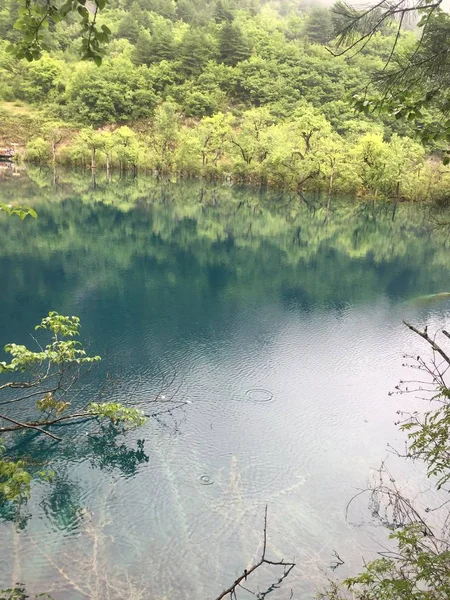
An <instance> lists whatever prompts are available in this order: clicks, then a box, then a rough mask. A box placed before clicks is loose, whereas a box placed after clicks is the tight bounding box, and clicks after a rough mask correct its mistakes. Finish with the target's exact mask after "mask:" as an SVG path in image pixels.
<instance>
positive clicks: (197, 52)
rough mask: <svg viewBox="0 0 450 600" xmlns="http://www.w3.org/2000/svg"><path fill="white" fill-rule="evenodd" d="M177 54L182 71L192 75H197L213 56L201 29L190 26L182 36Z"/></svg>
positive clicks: (208, 41) (212, 51) (210, 44)
mask: <svg viewBox="0 0 450 600" xmlns="http://www.w3.org/2000/svg"><path fill="white" fill-rule="evenodd" d="M178 55H179V58H180V60H181V68H182V71H183V73H186V75H187V76H188V77H192V76H196V75H199V74H200V73H201V72H202V71H203V68H204V66H205V65H206V63H207V62H208V61H209V60H211V59H212V58H213V57H214V48H213V47H212V43H211V40H210V39H209V38H208V36H207V35H206V34H205V33H204V32H203V31H201V30H199V29H194V28H191V29H189V30H188V31H187V32H186V34H185V35H184V37H183V40H182V42H181V44H180V46H179V50H178Z"/></svg>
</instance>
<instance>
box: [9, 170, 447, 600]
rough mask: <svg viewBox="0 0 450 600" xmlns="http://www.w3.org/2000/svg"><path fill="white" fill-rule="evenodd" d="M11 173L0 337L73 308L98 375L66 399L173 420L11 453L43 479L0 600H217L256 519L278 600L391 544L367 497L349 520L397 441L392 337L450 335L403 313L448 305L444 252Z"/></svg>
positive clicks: (308, 223) (175, 190) (160, 187)
mask: <svg viewBox="0 0 450 600" xmlns="http://www.w3.org/2000/svg"><path fill="white" fill-rule="evenodd" d="M5 173H6V172H5ZM16 175H17V176H13V173H12V172H11V173H9V174H8V173H6V174H4V175H3V176H2V177H1V178H0V201H3V202H20V203H24V204H28V205H31V206H33V207H34V208H35V209H36V210H37V212H38V219H37V220H32V219H28V218H27V219H26V220H25V221H24V222H23V223H21V222H20V221H19V219H17V218H6V217H5V216H4V215H3V216H1V218H0V231H1V235H0V276H1V282H2V285H1V289H0V300H1V313H0V344H1V345H2V346H3V345H4V344H5V343H8V342H11V341H15V342H17V343H27V344H29V345H30V344H32V343H33V341H32V339H31V338H30V335H29V334H30V333H32V332H33V329H34V325H35V324H36V323H38V322H39V321H40V319H41V318H42V317H43V316H45V315H46V314H47V313H48V312H49V311H50V310H56V311H58V312H60V313H61V314H68V315H72V314H74V315H78V316H79V317H80V318H81V323H82V338H83V340H84V341H85V342H86V344H87V345H88V346H89V351H90V352H91V353H98V354H100V355H101V356H102V358H103V360H102V362H101V363H100V366H99V367H97V368H96V369H95V370H94V371H93V372H92V373H91V374H89V376H88V378H87V380H86V383H85V385H84V386H83V387H82V388H81V390H80V392H79V394H78V396H77V398H75V400H74V402H75V403H77V402H79V403H80V404H82V403H83V402H84V403H85V402H86V399H89V398H90V397H93V398H94V399H97V398H98V397H100V396H99V394H100V391H101V398H103V399H104V400H117V401H122V402H125V403H127V404H129V405H133V406H137V407H139V408H142V409H143V410H145V411H146V412H154V411H155V410H156V409H155V406H156V405H155V398H161V396H162V395H163V396H165V397H166V399H170V398H172V397H173V399H176V400H178V399H179V400H180V404H181V406H180V407H179V408H177V409H175V410H173V411H171V412H170V413H165V414H160V415H159V416H156V417H154V418H150V419H148V421H147V423H146V424H145V426H144V427H143V428H140V429H138V430H136V431H133V432H130V433H129V434H127V435H126V436H112V435H111V436H107V437H106V438H102V437H100V436H99V435H97V430H98V426H97V425H96V424H94V423H91V424H89V423H80V424H78V425H76V426H74V427H70V428H69V427H64V428H62V427H61V428H59V429H58V431H59V432H60V433H61V434H64V441H63V442H61V443H60V444H58V443H55V442H53V441H52V440H49V439H44V438H43V437H42V436H35V435H34V434H32V435H29V434H26V435H23V436H22V435H21V436H20V437H18V438H15V441H14V442H11V443H14V444H15V446H14V447H13V452H14V453H15V455H24V456H26V457H27V458H28V459H29V460H30V461H31V462H32V464H34V465H38V466H39V465H45V464H46V462H47V461H48V460H50V459H51V460H52V465H53V468H54V470H55V476H54V478H53V480H52V481H36V482H35V483H34V484H33V490H32V499H31V501H30V502H29V505H28V509H27V514H25V515H24V516H23V520H22V522H21V523H20V525H21V526H20V527H16V526H14V525H13V524H12V523H11V522H9V521H8V520H7V519H4V520H3V522H0V584H1V585H0V588H1V587H7V586H9V585H10V584H13V583H15V582H19V581H20V582H24V583H25V584H26V585H27V587H28V589H29V590H30V591H33V592H49V593H51V594H52V596H53V597H54V598H55V599H63V598H73V599H74V600H78V599H82V598H86V597H88V598H96V599H99V600H100V599H103V598H105V599H106V598H127V599H128V598H129V599H130V600H131V599H138V598H158V599H161V600H162V599H167V600H183V599H186V600H187V599H193V598H198V599H202V598H204V599H208V598H210V599H212V600H214V598H216V597H217V596H218V595H219V593H220V592H221V591H222V590H223V589H224V588H226V587H228V585H230V584H231V582H232V581H233V580H234V579H235V578H236V577H237V576H238V575H239V574H240V573H241V572H242V571H243V569H244V568H245V567H248V566H249V564H251V561H252V560H255V559H256V558H257V557H258V556H259V554H260V552H261V549H262V539H263V536H262V530H263V524H264V507H265V505H266V504H267V505H268V554H269V555H270V556H269V557H271V558H273V559H274V560H280V559H281V558H283V557H284V558H285V559H286V560H292V559H295V561H296V563H297V567H296V568H295V569H294V571H293V572H292V573H291V574H290V576H289V578H288V579H287V580H286V582H284V584H283V586H282V587H281V589H279V590H277V589H276V590H274V591H273V593H272V595H271V597H272V598H283V599H285V598H289V596H290V590H291V589H292V590H293V597H294V598H307V597H310V598H312V597H313V594H314V590H315V589H316V588H317V587H319V586H320V584H321V582H322V583H323V581H324V572H325V573H326V574H329V575H333V572H332V571H330V565H332V564H333V562H335V557H334V555H333V551H337V552H338V553H339V555H340V556H341V557H342V558H343V559H344V560H345V565H343V566H342V567H339V569H338V570H337V571H336V572H335V575H336V576H338V577H341V576H345V575H346V574H348V573H351V572H352V569H354V568H358V567H359V566H361V564H362V556H364V557H365V558H366V559H370V558H372V557H373V556H374V555H375V552H376V551H377V550H378V549H379V547H378V546H377V543H376V540H385V538H386V533H385V531H383V530H382V529H381V528H380V527H379V526H378V525H377V522H376V521H375V519H373V518H372V516H371V513H370V511H369V510H368V502H367V499H365V500H362V501H361V502H356V503H355V504H352V505H351V507H350V511H349V515H348V518H347V519H346V514H345V510H346V506H347V503H348V501H349V500H350V498H351V497H352V496H353V495H354V494H355V493H356V492H357V490H358V489H360V488H364V487H365V486H366V482H367V480H368V479H369V478H370V477H371V472H372V471H371V469H373V468H376V467H378V466H379V465H380V462H381V461H382V460H383V459H385V458H386V457H387V456H389V452H388V450H387V443H388V442H389V443H391V444H392V445H396V444H397V445H398V446H400V447H401V446H402V444H403V438H402V435H401V434H399V433H398V431H397V428H396V426H395V425H394V421H395V419H396V418H397V415H396V411H397V410H398V409H399V408H407V407H408V406H413V405H414V403H415V400H414V399H413V398H412V397H405V396H398V395H394V396H389V392H390V391H392V390H393V389H394V387H395V385H396V384H397V383H398V382H399V380H400V379H401V378H402V377H403V378H404V377H405V369H404V367H402V363H403V362H404V359H403V355H404V354H405V353H413V354H414V353H417V352H422V351H425V348H424V345H423V344H422V341H421V340H420V339H416V338H415V337H414V335H413V334H412V333H411V332H409V331H408V330H407V329H406V327H405V326H404V325H403V324H402V320H403V319H408V320H409V321H411V322H413V323H414V324H416V325H419V326H422V325H424V324H425V323H428V325H429V327H430V328H431V329H432V328H433V327H434V328H437V327H440V326H442V325H443V324H444V323H446V322H447V323H448V320H449V318H450V302H449V301H448V300H446V299H445V298H443V299H441V300H440V301H437V302H433V301H431V300H430V299H426V298H421V297H423V296H428V295H431V294H435V293H440V292H450V270H449V268H448V267H449V248H450V240H449V238H448V235H447V234H446V233H445V231H441V230H439V229H436V228H435V227H434V224H433V221H430V218H429V214H428V211H427V209H425V208H423V207H420V206H415V205H411V204H400V205H398V206H394V205H392V204H389V203H382V202H378V203H369V202H355V201H350V200H345V199H342V200H333V201H332V202H331V204H330V206H329V207H328V208H327V206H326V202H323V201H320V199H315V198H307V199H306V202H305V201H301V200H300V199H299V198H298V197H296V196H295V195H287V194H283V193H281V192H276V191H272V192H269V191H259V190H252V189H248V188H247V189H243V188H236V187H230V186H224V185H216V186H214V185H207V184H204V183H201V182H198V181H197V182H185V183H177V184H175V183H165V184H162V183H160V182H158V181H156V180H154V179H151V178H145V177H142V178H138V179H131V178H129V179H128V178H125V179H122V180H119V179H118V177H115V176H114V177H113V181H111V182H106V181H105V179H104V178H103V177H102V176H98V178H97V181H96V182H95V185H94V183H93V182H92V181H91V180H90V178H89V176H86V174H84V173H67V172H62V173H60V174H59V175H58V181H57V185H56V187H55V186H53V184H52V176H51V175H50V174H49V173H48V172H46V171H39V170H37V169H30V170H29V171H28V172H27V173H25V172H19V173H17V174H16ZM99 390H100V391H99ZM20 410H26V409H20ZM388 460H389V464H390V468H391V469H393V471H395V473H396V475H397V476H398V477H399V480H401V481H404V482H405V485H409V486H410V487H411V489H413V490H416V489H419V488H420V487H421V486H422V485H423V482H422V479H421V476H420V475H418V474H416V473H415V471H413V470H412V469H410V467H408V466H407V465H405V464H404V463H403V462H402V461H399V460H398V459H397V460H395V459H394V457H393V456H389V459H388ZM4 516H5V515H4ZM277 575H278V576H279V575H280V572H279V570H277V568H276V567H274V568H273V569H262V570H261V571H258V572H257V573H256V574H255V575H254V576H252V579H251V580H250V579H249V582H248V585H249V586H250V585H251V586H252V587H253V589H260V590H263V589H265V587H267V586H268V585H270V582H273V581H276V579H277V577H276V576H277ZM245 597H251V596H250V595H247V596H246V592H245V591H242V592H241V593H240V594H239V598H245Z"/></svg>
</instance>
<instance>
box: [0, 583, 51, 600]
mask: <svg viewBox="0 0 450 600" xmlns="http://www.w3.org/2000/svg"><path fill="white" fill-rule="evenodd" d="M27 598H31V596H30V595H29V594H27V592H26V588H25V586H24V584H23V583H16V584H15V586H14V587H13V588H6V589H4V590H0V600H26V599H27ZM33 598H34V600H38V598H41V599H42V600H53V597H52V596H50V595H49V594H46V593H42V594H33Z"/></svg>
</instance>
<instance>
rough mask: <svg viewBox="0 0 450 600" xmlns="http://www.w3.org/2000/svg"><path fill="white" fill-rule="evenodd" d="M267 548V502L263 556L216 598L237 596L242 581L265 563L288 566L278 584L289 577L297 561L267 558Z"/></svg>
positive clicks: (220, 599)
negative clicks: (237, 589)
mask: <svg viewBox="0 0 450 600" xmlns="http://www.w3.org/2000/svg"><path fill="white" fill-rule="evenodd" d="M266 550H267V504H266V508H265V511H264V532H263V550H262V554H261V558H260V559H259V561H258V562H257V563H255V564H254V565H252V566H251V567H250V568H249V569H244V572H243V573H242V575H240V576H239V577H238V578H237V579H235V580H234V582H233V583H232V584H231V585H230V587H228V588H227V589H226V590H224V591H223V592H222V593H221V594H219V596H217V598H215V600H222V598H225V596H227V595H228V594H230V598H236V588H237V587H238V586H239V587H243V586H241V582H242V581H244V580H246V579H247V578H248V576H249V575H250V574H251V573H253V571H256V569H258V568H259V567H260V566H261V565H263V564H267V565H277V566H278V565H279V566H284V567H288V569H285V572H284V574H283V576H282V577H281V578H280V579H279V581H278V582H277V584H279V583H280V582H281V581H282V580H283V579H284V578H285V577H287V576H288V575H289V573H290V572H291V570H292V569H293V568H294V567H295V563H294V562H285V561H284V560H281V561H272V560H268V559H267V558H266ZM277 584H275V585H277ZM245 589H246V588H245ZM247 591H248V590H247Z"/></svg>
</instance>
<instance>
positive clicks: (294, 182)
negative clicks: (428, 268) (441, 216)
mask: <svg viewBox="0 0 450 600" xmlns="http://www.w3.org/2000/svg"><path fill="white" fill-rule="evenodd" d="M86 6H87V8H88V10H90V9H91V8H92V7H90V5H89V2H87V3H86ZM18 15H19V12H18V3H17V1H16V0H6V2H5V4H4V5H3V7H2V8H1V9H0V38H1V40H2V41H1V42H0V75H1V77H0V99H1V104H0V145H10V144H17V148H18V150H19V152H22V153H23V154H25V156H26V158H27V159H29V160H32V161H35V162H37V163H41V164H42V163H54V164H56V163H65V164H74V165H80V166H90V167H91V168H98V167H101V166H105V167H106V168H107V169H108V170H109V169H110V168H111V169H112V168H118V169H120V170H121V171H124V170H131V171H133V172H137V171H138V170H139V169H146V170H154V171H156V172H158V173H159V174H165V175H168V174H170V175H173V176H175V175H184V176H199V175H202V176H209V177H220V178H226V179H229V180H233V181H244V182H248V183H255V184H269V185H276V186H287V187H289V188H291V189H296V190H299V191H300V192H302V191H303V190H321V191H323V192H325V193H328V194H330V195H331V194H332V193H334V192H340V193H352V194H353V193H358V194H361V195H366V196H374V197H388V198H397V199H399V198H408V199H423V198H429V197H433V196H438V197H442V196H446V195H447V192H448V191H449V190H450V176H449V171H448V168H446V167H444V166H443V165H442V163H441V161H440V160H439V156H438V154H437V155H436V152H439V148H438V147H433V146H430V147H427V148H425V147H423V146H422V145H421V144H419V143H418V142H417V141H416V140H414V133H415V131H416V129H418V128H420V127H421V126H423V123H424V122H425V123H429V122H432V121H433V119H434V118H435V117H434V116H433V114H432V113H430V112H427V111H424V112H423V114H421V115H420V119H421V121H420V122H418V121H417V120H412V121H409V122H404V121H401V120H396V118H395V117H394V116H393V115H389V114H384V115H382V116H381V115H379V114H371V113H370V112H369V113H368V114H366V115H364V114H361V113H355V110H354V108H353V106H352V96H353V95H354V94H356V93H358V92H360V91H361V90H362V89H363V88H364V85H365V84H366V82H367V81H368V78H369V76H370V74H371V73H372V72H373V71H374V70H377V69H381V68H382V67H383V65H384V64H385V63H386V61H387V60H388V58H389V55H390V52H391V49H392V44H393V40H394V39H395V36H396V30H395V27H394V26H392V28H391V27H389V26H386V28H385V29H384V30H383V31H382V32H379V33H378V34H377V35H376V37H375V39H374V40H372V42H371V44H369V45H367V46H366V47H365V48H362V49H361V50H360V52H358V53H356V54H355V53H353V54H352V55H351V54H345V55H344V56H341V57H335V56H333V55H332V54H331V53H330V52H329V51H328V49H327V44H329V43H330V42H332V40H333V37H334V28H333V18H332V13H331V11H330V10H329V9H327V8H324V7H323V6H318V5H313V4H311V3H308V2H292V1H289V0H287V1H283V0H280V1H275V2H267V3H260V2H256V1H255V0H229V1H226V0H211V1H210V2H208V1H206V0H178V2H174V1H173V0H113V1H111V2H110V3H109V4H108V5H107V7H106V8H105V9H104V10H102V11H101V13H99V15H98V17H97V19H98V22H99V25H100V27H101V29H102V30H103V31H104V33H105V39H106V38H107V37H108V36H109V35H110V37H111V41H110V43H109V44H107V46H106V49H105V56H104V58H103V60H102V61H101V64H98V65H97V64H94V62H88V61H82V60H80V54H81V53H82V52H81V51H82V38H81V35H80V25H79V22H78V20H77V18H76V15H70V16H69V17H68V22H65V21H64V22H60V23H57V24H56V25H54V26H51V27H50V28H49V29H48V30H47V31H46V33H45V35H46V40H45V41H46V46H47V47H48V48H49V52H47V53H44V55H43V56H42V58H41V59H40V60H39V61H36V62H27V61H26V60H25V59H22V60H18V59H17V58H15V57H14V56H13V55H12V54H10V53H9V51H8V46H9V44H10V42H14V41H16V40H17V36H18V35H19V32H18V31H17V30H16V29H14V24H15V23H16V21H17V18H18ZM415 39H416V38H415V33H414V31H409V32H408V31H407V32H404V33H402V35H401V39H400V40H399V44H400V47H404V48H405V49H407V48H409V47H411V45H412V44H413V43H414V40H415ZM97 62H98V63H100V61H97Z"/></svg>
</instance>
